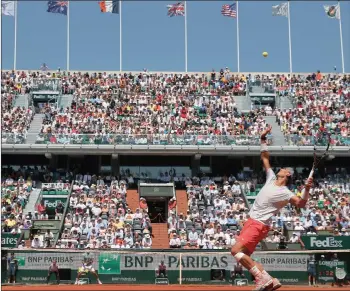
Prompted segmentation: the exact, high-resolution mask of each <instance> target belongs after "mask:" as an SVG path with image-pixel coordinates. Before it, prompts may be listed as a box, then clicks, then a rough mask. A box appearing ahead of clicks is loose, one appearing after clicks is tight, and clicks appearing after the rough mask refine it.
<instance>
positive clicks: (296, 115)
mask: <svg viewBox="0 0 350 291" xmlns="http://www.w3.org/2000/svg"><path fill="white" fill-rule="evenodd" d="M276 82H277V85H276V86H277V92H278V94H280V95H286V96H289V98H291V99H292V100H293V103H294V104H295V108H290V109H289V110H283V111H281V110H276V118H277V120H278V122H279V124H280V125H281V130H282V132H283V133H284V134H285V135H286V141H287V143H288V144H290V145H312V144H313V143H314V142H315V141H314V140H313V136H315V131H317V130H318V129H319V128H327V129H330V132H331V133H332V143H333V144H334V145H349V142H350V140H349V129H350V124H349V116H350V109H349V101H350V92H349V85H350V77H349V76H348V77H346V76H342V75H322V74H321V73H320V72H317V73H314V74H312V75H310V76H308V77H306V78H301V77H300V76H298V77H293V78H290V79H287V78H278V79H277V80H276Z"/></svg>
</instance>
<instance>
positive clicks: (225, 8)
mask: <svg viewBox="0 0 350 291" xmlns="http://www.w3.org/2000/svg"><path fill="white" fill-rule="evenodd" d="M221 14H222V15H223V16H227V17H233V18H236V17H237V10H236V3H233V4H231V5H228V4H225V5H222V8H221Z"/></svg>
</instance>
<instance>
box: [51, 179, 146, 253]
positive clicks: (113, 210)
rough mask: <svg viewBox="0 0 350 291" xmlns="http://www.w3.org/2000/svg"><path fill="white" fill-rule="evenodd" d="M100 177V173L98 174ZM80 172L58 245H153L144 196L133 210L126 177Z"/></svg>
mask: <svg viewBox="0 0 350 291" xmlns="http://www.w3.org/2000/svg"><path fill="white" fill-rule="evenodd" d="M95 176H97V175H95ZM92 180H93V179H92V176H91V175H89V174H87V175H81V174H78V175H77V176H76V180H75V181H74V185H73V191H72V194H71V196H70V200H69V208H68V211H67V214H66V217H65V218H64V230H63V233H62V235H61V238H60V240H59V241H58V242H57V244H56V248H72V249H74V248H78V249H84V248H87V247H89V248H91V249H95V248H101V249H107V248H112V249H119V248H121V249H123V248H144V249H147V248H151V247H152V237H151V236H152V224H151V222H150V218H149V216H148V209H147V206H146V205H147V204H146V203H145V199H143V198H142V199H141V200H140V203H139V205H140V207H138V208H136V210H135V212H134V213H133V212H132V211H131V209H130V208H129V207H128V204H127V201H126V196H127V189H126V188H127V185H126V182H125V181H123V180H120V181H118V180H112V181H111V183H107V181H106V179H104V178H103V177H101V176H98V178H97V181H96V184H93V182H92Z"/></svg>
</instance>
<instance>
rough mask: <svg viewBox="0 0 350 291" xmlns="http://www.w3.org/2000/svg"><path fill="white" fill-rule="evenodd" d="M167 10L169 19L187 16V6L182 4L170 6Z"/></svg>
mask: <svg viewBox="0 0 350 291" xmlns="http://www.w3.org/2000/svg"><path fill="white" fill-rule="evenodd" d="M167 8H168V16H169V17H173V16H184V15H185V5H184V4H183V3H181V2H179V3H176V4H172V5H168V6H167Z"/></svg>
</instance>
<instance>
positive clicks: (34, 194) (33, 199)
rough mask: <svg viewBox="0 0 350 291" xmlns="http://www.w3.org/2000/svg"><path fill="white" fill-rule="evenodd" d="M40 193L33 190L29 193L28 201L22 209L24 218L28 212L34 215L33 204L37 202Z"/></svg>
mask: <svg viewBox="0 0 350 291" xmlns="http://www.w3.org/2000/svg"><path fill="white" fill-rule="evenodd" d="M40 192H41V189H33V191H32V193H30V196H29V200H28V202H27V204H26V206H25V207H24V209H23V214H24V216H26V215H27V214H28V213H29V212H31V213H32V214H34V211H35V204H36V202H37V201H38V197H39V195H40Z"/></svg>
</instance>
